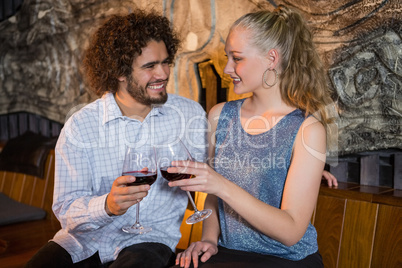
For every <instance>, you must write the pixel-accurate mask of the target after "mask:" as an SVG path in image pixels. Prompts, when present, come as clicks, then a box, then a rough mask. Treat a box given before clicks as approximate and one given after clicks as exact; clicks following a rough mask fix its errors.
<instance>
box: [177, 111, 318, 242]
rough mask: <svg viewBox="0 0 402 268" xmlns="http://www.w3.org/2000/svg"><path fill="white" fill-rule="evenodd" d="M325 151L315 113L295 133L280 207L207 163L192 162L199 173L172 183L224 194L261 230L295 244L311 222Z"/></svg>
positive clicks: (248, 220)
mask: <svg viewBox="0 0 402 268" xmlns="http://www.w3.org/2000/svg"><path fill="white" fill-rule="evenodd" d="M325 151H326V133H325V129H324V126H323V125H322V124H321V123H320V122H318V121H317V120H316V119H315V118H313V117H309V118H307V119H306V120H305V122H304V123H303V124H302V126H301V127H300V130H299V131H298V133H297V136H296V140H295V145H294V149H293V157H292V162H291V165H290V168H289V171H288V175H287V178H286V183H285V187H284V192H283V198H282V204H281V208H280V209H278V208H276V207H273V206H270V205H268V204H266V203H264V202H262V201H260V200H259V199H257V198H255V197H254V196H252V195H250V194H249V193H248V192H246V191H245V190H243V189H242V188H241V187H239V186H237V185H236V184H234V183H232V182H231V181H229V180H227V179H226V178H224V177H223V176H222V175H220V174H218V173H217V172H215V171H214V170H212V169H211V168H210V167H209V166H207V165H206V164H205V165H204V166H202V165H201V166H199V165H198V166H196V164H195V163H190V165H189V166H188V167H187V169H188V170H187V171H189V172H190V173H192V174H196V178H193V179H191V180H182V181H176V182H173V183H170V184H171V186H180V187H181V188H182V189H183V190H189V191H201V192H206V193H209V194H213V195H215V196H217V197H219V198H221V199H222V200H223V201H225V202H226V203H227V204H228V205H229V206H231V207H232V208H233V209H234V210H235V211H236V212H237V213H238V214H239V215H240V216H242V217H243V218H244V219H245V220H246V221H247V222H248V223H250V224H251V225H252V226H253V227H255V228H256V229H257V230H259V231H260V232H261V233H263V234H265V235H267V236H269V237H271V238H273V239H275V240H277V241H279V242H281V243H283V244H285V245H287V246H292V245H294V244H295V243H297V242H298V241H299V240H300V239H301V238H302V237H303V235H304V233H305V232H306V228H307V226H308V224H309V222H310V219H311V215H312V213H313V210H314V207H315V204H316V201H317V196H318V191H319V187H320V182H321V177H322V172H323V169H324V164H325Z"/></svg>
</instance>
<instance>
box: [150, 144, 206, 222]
mask: <svg viewBox="0 0 402 268" xmlns="http://www.w3.org/2000/svg"><path fill="white" fill-rule="evenodd" d="M165 146H166V147H167V149H165V148H164V147H163V148H162V149H160V150H159V154H158V157H159V159H158V164H159V169H160V172H161V175H162V177H163V178H164V179H166V180H167V181H177V180H183V179H190V178H192V177H193V175H192V174H186V173H169V172H167V169H168V168H169V167H171V166H172V165H171V163H172V161H180V160H190V161H194V159H193V157H192V156H191V154H190V152H189V150H188V149H187V147H186V146H185V145H184V143H183V142H182V141H181V140H180V139H179V138H178V139H177V142H172V143H169V144H167V145H165ZM186 193H187V196H188V199H189V200H190V202H191V205H192V206H193V208H194V214H192V215H191V216H190V217H188V218H187V219H186V223H187V224H194V223H197V222H200V221H203V220H205V219H206V218H208V217H209V216H210V215H211V213H212V210H210V209H204V210H201V211H200V210H198V209H197V206H196V205H195V203H194V199H193V197H192V196H191V194H190V192H189V191H186Z"/></svg>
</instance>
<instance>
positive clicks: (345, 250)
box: [338, 200, 378, 268]
mask: <svg viewBox="0 0 402 268" xmlns="http://www.w3.org/2000/svg"><path fill="white" fill-rule="evenodd" d="M377 210H378V204H372V203H369V202H363V201H354V200H348V201H347V203H346V211H345V220H344V227H343V232H342V238H341V248H340V251H339V262H338V267H353V268H360V267H361V268H367V267H370V262H371V252H372V246H373V237H374V230H375V226H376V217H377Z"/></svg>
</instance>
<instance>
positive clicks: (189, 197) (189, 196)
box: [186, 191, 198, 213]
mask: <svg viewBox="0 0 402 268" xmlns="http://www.w3.org/2000/svg"><path fill="white" fill-rule="evenodd" d="M186 193H187V196H188V199H189V200H190V202H191V205H192V206H193V208H194V211H195V212H196V213H197V212H198V209H197V207H196V206H195V203H194V200H193V197H192V196H191V194H190V192H189V191H186Z"/></svg>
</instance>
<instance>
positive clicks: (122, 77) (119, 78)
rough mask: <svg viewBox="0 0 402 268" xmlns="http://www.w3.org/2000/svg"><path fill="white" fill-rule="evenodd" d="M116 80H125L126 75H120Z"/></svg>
mask: <svg viewBox="0 0 402 268" xmlns="http://www.w3.org/2000/svg"><path fill="white" fill-rule="evenodd" d="M117 80H119V82H126V77H125V76H120V77H117Z"/></svg>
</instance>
